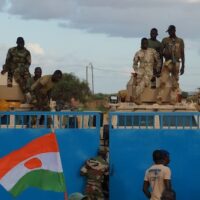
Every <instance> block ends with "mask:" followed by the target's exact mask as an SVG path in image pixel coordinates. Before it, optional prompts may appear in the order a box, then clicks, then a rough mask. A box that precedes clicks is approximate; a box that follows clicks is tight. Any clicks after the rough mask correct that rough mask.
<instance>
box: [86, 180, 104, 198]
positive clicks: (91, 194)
mask: <svg viewBox="0 0 200 200" xmlns="http://www.w3.org/2000/svg"><path fill="white" fill-rule="evenodd" d="M85 195H86V196H87V197H88V199H89V200H104V195H103V190H102V186H101V183H95V182H94V181H92V182H90V181H89V182H87V184H86V189H85Z"/></svg>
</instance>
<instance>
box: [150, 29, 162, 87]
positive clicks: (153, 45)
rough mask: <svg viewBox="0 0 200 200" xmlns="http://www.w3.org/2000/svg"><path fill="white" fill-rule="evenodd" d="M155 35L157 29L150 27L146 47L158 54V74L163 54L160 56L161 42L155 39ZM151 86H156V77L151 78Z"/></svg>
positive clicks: (156, 34)
mask: <svg viewBox="0 0 200 200" xmlns="http://www.w3.org/2000/svg"><path fill="white" fill-rule="evenodd" d="M157 36H158V30H157V29H156V28H152V29H151V31H150V38H149V39H148V48H152V49H155V50H156V51H157V52H158V54H159V58H160V69H158V74H160V72H161V68H162V62H163V60H162V57H163V56H162V44H161V42H160V41H158V40H157ZM151 88H156V77H155V78H154V79H152V82H151Z"/></svg>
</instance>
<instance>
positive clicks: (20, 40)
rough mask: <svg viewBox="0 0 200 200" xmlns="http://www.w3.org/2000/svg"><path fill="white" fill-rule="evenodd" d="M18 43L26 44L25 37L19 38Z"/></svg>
mask: <svg viewBox="0 0 200 200" xmlns="http://www.w3.org/2000/svg"><path fill="white" fill-rule="evenodd" d="M16 43H17V44H18V43H24V38H23V37H18V38H17V41H16Z"/></svg>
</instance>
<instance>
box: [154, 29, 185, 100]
mask: <svg viewBox="0 0 200 200" xmlns="http://www.w3.org/2000/svg"><path fill="white" fill-rule="evenodd" d="M167 32H168V33H169V37H166V38H164V39H163V40H162V46H163V56H164V58H165V62H164V63H163V68H162V73H161V78H160V88H159V94H158V103H162V96H163V94H164V91H165V88H166V83H167V81H168V79H169V78H171V82H172V90H171V94H170V97H171V103H174V93H177V94H178V93H180V88H179V72H180V75H182V74H184V69H185V54H184V41H183V40H182V39H181V38H178V37H177V36H176V27H175V26H174V25H170V26H169V28H168V30H167ZM180 61H181V63H182V66H181V69H180Z"/></svg>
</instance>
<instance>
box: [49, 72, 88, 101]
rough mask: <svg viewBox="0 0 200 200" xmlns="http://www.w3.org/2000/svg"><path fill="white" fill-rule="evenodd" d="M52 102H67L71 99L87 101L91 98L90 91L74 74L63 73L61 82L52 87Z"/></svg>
mask: <svg viewBox="0 0 200 200" xmlns="http://www.w3.org/2000/svg"><path fill="white" fill-rule="evenodd" d="M51 96H52V98H53V100H58V99H59V100H63V101H64V102H66V101H67V102H69V101H70V99H71V97H75V98H77V99H79V100H80V101H81V102H83V103H84V102H85V101H87V99H88V98H89V97H90V96H91V91H90V88H89V86H88V84H87V83H86V82H85V81H80V79H79V78H78V77H76V76H75V75H74V74H68V73H64V74H63V77H62V80H61V81H59V83H58V84H56V86H55V87H54V89H53V91H52V94H51Z"/></svg>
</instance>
